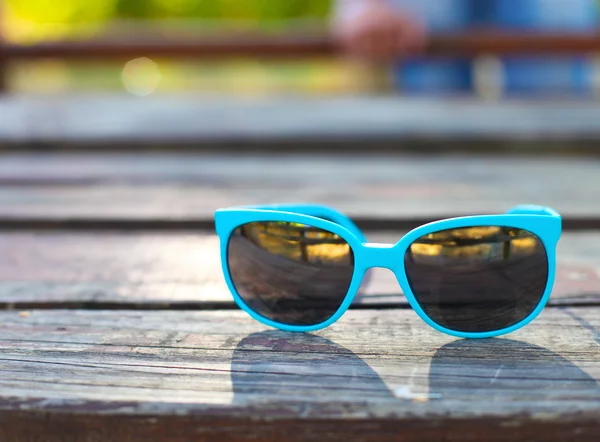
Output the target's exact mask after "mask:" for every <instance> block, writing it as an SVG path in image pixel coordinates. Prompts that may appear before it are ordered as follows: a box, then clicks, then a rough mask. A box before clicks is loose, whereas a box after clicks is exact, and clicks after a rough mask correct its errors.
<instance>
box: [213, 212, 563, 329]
mask: <svg viewBox="0 0 600 442" xmlns="http://www.w3.org/2000/svg"><path fill="white" fill-rule="evenodd" d="M215 222H216V229H217V234H218V235H219V238H220V243H221V260H222V265H223V273H224V275H225V279H226V281H227V285H228V287H229V289H230V290H231V293H232V294H233V297H234V298H235V301H236V303H237V304H238V305H239V306H240V308H241V309H242V310H244V311H246V312H247V313H249V314H250V316H252V317H253V318H255V319H257V320H258V321H260V322H262V323H263V324H266V325H268V326H271V327H275V328H278V329H281V330H288V331H297V332H309V331H314V330H319V329H322V328H324V327H327V326H329V325H330V324H332V323H334V322H335V321H337V320H338V319H339V318H340V317H341V316H342V315H343V314H344V312H345V311H346V310H347V309H348V307H349V306H350V304H351V303H352V300H353V299H354V296H355V295H356V293H357V292H358V290H359V287H360V286H361V282H362V281H363V278H364V276H365V272H366V271H367V270H368V269H370V268H373V267H383V268H386V269H390V270H391V271H392V272H394V274H395V275H396V278H397V279H398V283H399V284H400V287H401V288H402V291H403V292H404V295H405V296H406V299H407V300H408V302H409V303H410V305H411V307H412V308H413V309H414V310H415V311H416V312H417V314H418V315H419V316H420V317H421V319H423V320H424V321H425V322H426V323H427V324H429V325H430V326H432V327H433V328H435V329H436V330H439V331H441V332H443V333H447V334H449V335H452V336H457V337H463V338H486V337H492V336H499V335H502V334H506V333H510V332H512V331H515V330H517V329H519V328H521V327H523V326H524V325H526V324H528V323H529V322H530V321H532V320H533V319H534V318H535V317H536V316H537V315H538V314H539V313H540V312H541V311H542V309H543V308H544V306H545V305H546V302H547V301H548V298H549V297H550V292H551V291H552V285H553V283H554V275H555V271H556V244H557V243H558V240H559V238H560V234H561V230H562V220H561V217H560V215H559V214H558V213H557V212H556V211H554V210H552V209H550V208H546V207H540V206H518V207H515V208H513V209H511V210H510V211H508V212H507V213H505V214H502V215H481V216H467V217H462V218H452V219H445V220H442V221H436V222H432V223H429V224H426V225H424V226H421V227H418V228H416V229H414V230H412V231H410V232H409V233H407V234H406V235H405V236H404V237H402V239H400V241H399V242H397V243H396V244H377V243H369V242H367V241H366V238H365V236H364V235H363V233H362V232H361V231H360V229H359V228H358V227H357V226H356V225H355V224H354V223H353V222H352V221H351V220H350V219H349V218H348V217H346V216H345V215H343V214H342V213H340V212H338V211H336V210H334V209H331V208H329V207H325V206H319V205H298V204H296V205H269V206H251V207H233V208H227V209H220V210H217V212H216V213H215Z"/></svg>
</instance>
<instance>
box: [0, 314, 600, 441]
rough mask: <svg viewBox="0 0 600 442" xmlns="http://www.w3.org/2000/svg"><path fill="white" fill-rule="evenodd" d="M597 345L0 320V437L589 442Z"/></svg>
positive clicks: (565, 336)
mask: <svg viewBox="0 0 600 442" xmlns="http://www.w3.org/2000/svg"><path fill="white" fill-rule="evenodd" d="M599 330H600V309H599V308H549V309H547V310H546V311H544V312H543V313H542V315H541V316H540V317H539V318H538V319H537V320H536V321H535V322H533V323H532V324H531V325H530V326H528V327H526V328H524V329H522V330H521V331H518V332H516V333H513V334H512V335H510V336H508V337H506V338H503V339H489V340H477V341H473V340H455V339H453V338H451V337H448V336H445V335H443V334H440V333H437V332H435V331H434V330H432V329H430V328H429V327H428V326H426V325H425V324H423V323H422V322H421V321H420V320H419V319H418V317H417V316H416V314H415V313H414V312H411V311H408V310H380V311H351V312H349V313H348V314H347V315H346V316H344V317H343V318H342V319H341V320H340V321H339V322H338V323H336V324H334V325H333V326H332V327H330V328H328V329H326V330H323V331H321V332H319V333H316V334H290V333H283V332H277V331H273V330H265V329H264V327H263V326H262V325H261V324H259V323H257V322H255V321H253V320H252V319H250V318H249V317H247V316H246V315H245V314H244V313H242V312H233V311H229V312H227V311H221V312H122V311H120V312H108V311H107V312H89V311H87V312H86V311H52V312H48V311H32V312H26V313H23V312H22V313H18V312H3V313H0V346H2V355H1V356H0V369H1V370H2V373H3V376H2V379H0V409H1V410H2V413H0V437H2V440H10V441H14V442H22V441H27V442H29V441H31V440H41V439H40V438H42V437H43V440H45V441H48V442H54V441H61V442H64V441H92V440H107V441H120V442H129V441H134V440H135V441H137V440H146V441H155V440H156V441H159V440H160V441H165V440H166V441H183V440H188V439H189V438H194V440H196V439H198V438H199V440H215V438H216V437H219V438H220V439H219V440H267V439H271V440H292V441H296V440H298V441H299V440H314V437H315V434H319V439H320V440H339V438H340V437H341V436H344V437H348V438H349V440H353V439H361V440H373V441H380V440H397V439H398V438H401V437H402V440H409V441H413V440H414V441H417V440H418V441H430V440H431V441H438V440H466V441H479V440H483V439H485V440H503V441H508V440H552V441H559V440H564V439H565V438H566V437H571V438H573V437H576V438H577V440H584V441H588V440H589V441H595V440H597V437H598V435H599V434H600V419H599V417H598V416H600V384H599V381H600V351H599V348H600V334H599ZM67 417H68V419H67ZM67 422H68V426H67ZM300 423H303V424H304V426H302V425H300ZM144 425H146V428H144ZM299 428H303V430H302V431H299ZM67 429H70V430H69V431H66V430H67ZM149 429H151V430H152V431H150V430H149ZM367 429H370V431H367Z"/></svg>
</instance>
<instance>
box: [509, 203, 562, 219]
mask: <svg viewBox="0 0 600 442" xmlns="http://www.w3.org/2000/svg"><path fill="white" fill-rule="evenodd" d="M506 214H507V215H540V216H553V217H558V218H560V214H559V213H558V212H557V211H556V210H554V209H552V208H550V207H545V206H535V205H529V204H524V205H521V206H516V207H513V208H512V209H510V210H509V211H508V212H506Z"/></svg>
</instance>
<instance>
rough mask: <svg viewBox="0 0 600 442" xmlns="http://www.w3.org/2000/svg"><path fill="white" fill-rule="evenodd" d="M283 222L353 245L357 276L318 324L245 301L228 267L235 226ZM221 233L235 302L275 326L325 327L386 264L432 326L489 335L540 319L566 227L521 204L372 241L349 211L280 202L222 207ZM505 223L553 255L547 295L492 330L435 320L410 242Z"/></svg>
mask: <svg viewBox="0 0 600 442" xmlns="http://www.w3.org/2000/svg"><path fill="white" fill-rule="evenodd" d="M267 221H282V222H293V223H302V224H307V225H310V226H312V227H316V228H319V229H323V230H327V231H330V232H332V233H335V234H337V235H339V236H340V237H341V238H343V239H344V240H345V241H346V242H348V244H349V245H350V247H351V249H352V252H353V253H354V271H353V274H352V281H351V283H350V287H349V288H348V292H347V293H346V296H345V298H344V301H343V302H342V304H341V305H340V307H339V308H338V310H337V311H336V312H335V313H334V314H333V315H332V316H331V317H330V318H329V319H328V320H327V321H324V322H322V323H320V324H315V325H308V326H305V325H287V324H282V323H279V322H276V321H272V320H270V319H267V318H265V317H263V316H261V315H259V314H258V313H256V312H255V311H253V310H252V309H251V308H249V307H248V305H246V303H245V302H244V300H243V299H242V298H241V297H240V295H239V294H238V293H237V290H236V288H235V285H234V284H233V281H232V280H231V275H230V272H229V266H228V259H227V249H228V245H229V239H230V237H231V234H232V233H233V231H234V230H235V229H236V228H238V227H239V226H241V225H244V224H247V223H252V222H267ZM215 224H216V231H217V235H218V236H219V238H220V248H221V264H222V268H223V275H224V276H225V280H226V282H227V286H228V287H229V290H230V291H231V293H232V295H233V297H234V299H235V302H236V304H237V305H238V306H239V307H240V308H241V309H242V310H244V311H245V312H246V313H248V314H249V315H250V316H251V317H253V318H254V319H256V320H257V321H259V322H261V323H263V324H265V325H268V326H270V327H274V328H278V329H280V330H286V331H292V332H311V331H315V330H320V329H323V328H325V327H328V326H329V325H331V324H333V323H334V322H336V321H337V320H338V319H340V317H341V316H342V315H343V314H344V313H345V312H346V310H348V308H349V307H350V305H351V304H352V301H353V300H354V297H355V296H356V294H357V293H358V290H359V288H360V286H361V283H362V281H363V279H364V277H365V273H366V272H367V270H369V269H371V268H374V267H382V268H386V269H389V270H391V271H392V272H393V273H394V274H395V275H396V279H397V280H398V283H399V284H400V288H401V289H402V291H403V293H404V296H405V297H406V299H407V300H408V303H409V304H410V306H411V307H412V309H413V310H414V311H415V312H416V313H417V315H419V317H420V318H421V319H422V320H423V321H425V323H427V324H428V325H429V326H431V327H433V328H434V329H435V330H438V331H440V332H442V333H445V334H448V335H451V336H456V337H459V338H489V337H494V336H500V335H504V334H507V333H511V332H513V331H515V330H518V329H520V328H521V327H524V326H525V325H527V324H528V323H530V322H531V321H532V320H533V319H535V318H536V317H537V316H538V315H539V314H540V312H541V311H542V310H543V308H544V307H545V305H546V303H547V302H548V299H549V298H550V293H551V292H552V286H553V284H554V277H555V273H556V245H557V243H558V240H559V238H560V235H561V231H562V219H561V216H560V215H559V213H558V212H556V211H555V210H553V209H551V208H549V207H542V206H533V205H521V206H517V207H514V208H512V209H511V210H509V211H508V212H506V213H504V214H500V215H476V216H465V217H459V218H449V219H444V220H440V221H434V222H431V223H428V224H425V225H423V226H420V227H417V228H415V229H413V230H411V231H410V232H408V233H407V234H406V235H404V236H403V237H402V238H401V239H400V240H399V241H398V242H397V243H395V244H379V243H369V242H367V241H366V238H365V236H364V234H363V233H362V232H361V230H360V229H359V228H358V227H357V226H356V225H355V224H354V223H353V222H352V220H351V219H350V218H348V217H347V216H346V215H344V214H342V213H341V212H338V211H337V210H335V209H332V208H330V207H327V206H321V205H314V204H277V205H265V206H245V207H232V208H226V209H219V210H217V211H216V212H215ZM478 226H500V227H512V228H517V229H524V230H527V231H529V232H531V233H533V234H535V235H536V236H537V237H538V238H539V239H540V240H541V242H542V243H543V245H544V248H545V249H546V255H547V259H548V280H547V282H546V288H545V290H544V294H543V296H542V298H541V300H540V302H539V304H538V305H537V307H536V308H535V310H534V311H532V312H531V313H530V314H529V315H528V316H527V317H526V318H524V319H523V320H521V321H520V322H518V323H517V324H515V325H512V326H510V327H506V328H503V329H499V330H493V331H487V332H461V331H456V330H451V329H448V328H445V327H442V326H440V325H438V324H437V323H435V322H434V321H433V320H431V319H430V318H429V317H428V316H427V314H425V312H424V311H423V310H422V309H421V306H420V305H419V303H418V302H417V300H416V299H415V296H414V295H413V292H412V289H411V287H410V284H409V282H408V279H407V275H406V270H405V266H404V255H405V252H406V250H407V249H408V247H409V246H410V245H411V244H412V243H413V242H414V241H416V240H417V239H419V238H420V237H422V236H424V235H427V234H430V233H434V232H439V231H441V230H448V229H457V228H463V227H478Z"/></svg>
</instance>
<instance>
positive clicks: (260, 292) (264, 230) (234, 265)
mask: <svg viewBox="0 0 600 442" xmlns="http://www.w3.org/2000/svg"><path fill="white" fill-rule="evenodd" d="M227 260H228V264H229V273H230V276H231V280H232V281H233V284H234V285H235V288H236V290H237V292H238V294H239V295H240V297H241V298H242V299H243V300H244V302H245V303H246V304H247V305H248V307H250V308H251V309H252V310H254V311H255V312H257V313H258V314H260V315H261V316H263V317H265V318H267V319H271V320H273V321H277V322H280V323H282V324H288V325H316V324H320V323H322V322H324V321H326V320H327V319H329V318H330V317H331V316H333V314H334V313H335V312H336V311H337V310H338V308H339V307H340V305H341V304H342V302H343V301H344V298H345V297H346V294H347V293H348V288H349V287H350V282H351V281H352V274H353V271H354V255H353V253H352V249H351V248H350V246H349V245H348V243H347V242H346V241H345V240H344V239H342V238H341V237H340V236H338V235H336V234H334V233H331V232H328V231H326V230H321V229H317V228H315V227H311V226H307V225H304V224H297V223H287V222H256V223H249V224H245V225H243V226H241V227H239V228H237V229H236V230H235V231H234V232H233V234H232V235H231V238H230V240H229V246H228V249H227Z"/></svg>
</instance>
